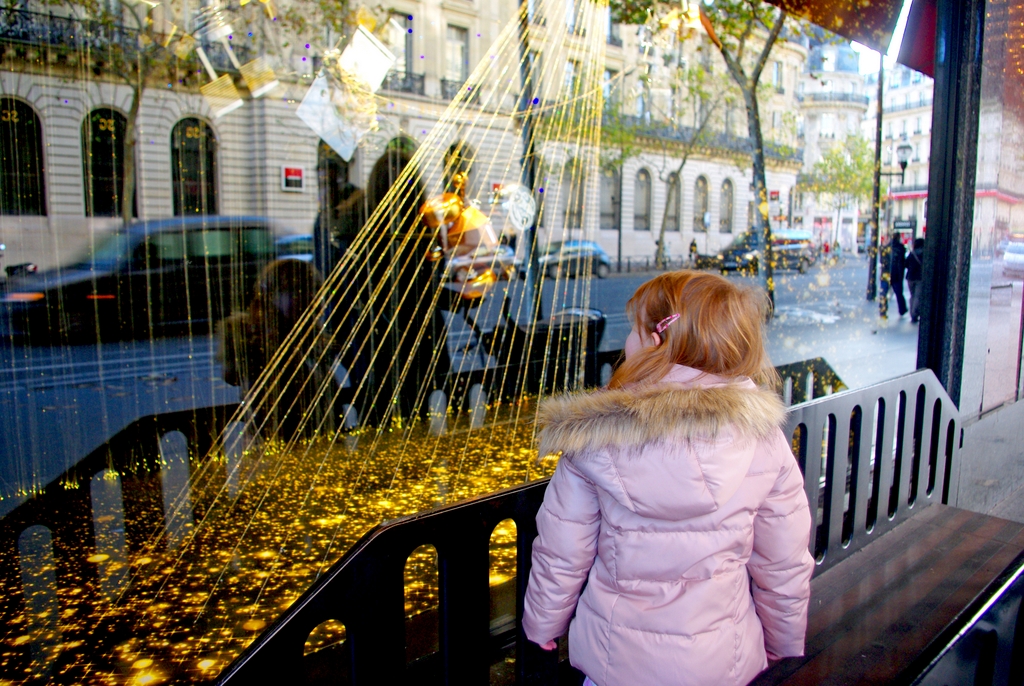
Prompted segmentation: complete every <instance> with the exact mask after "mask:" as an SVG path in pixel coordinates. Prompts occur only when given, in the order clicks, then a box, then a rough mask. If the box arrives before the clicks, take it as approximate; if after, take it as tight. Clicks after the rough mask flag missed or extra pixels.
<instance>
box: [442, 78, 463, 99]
mask: <svg viewBox="0 0 1024 686" xmlns="http://www.w3.org/2000/svg"><path fill="white" fill-rule="evenodd" d="M465 86H466V80H465V79H463V80H461V81H455V80H452V79H441V99H442V100H454V99H455V96H456V95H458V94H459V91H460V90H462V89H463V88H464V87H465Z"/></svg>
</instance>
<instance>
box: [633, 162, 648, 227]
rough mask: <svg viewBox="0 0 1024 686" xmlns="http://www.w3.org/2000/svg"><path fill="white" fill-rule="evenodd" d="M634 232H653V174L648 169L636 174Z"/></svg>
mask: <svg viewBox="0 0 1024 686" xmlns="http://www.w3.org/2000/svg"><path fill="white" fill-rule="evenodd" d="M633 230H634V231H650V230H651V174H650V172H648V171H647V170H646V169H641V170H640V171H638V172H637V173H636V191H635V193H634V194H633Z"/></svg>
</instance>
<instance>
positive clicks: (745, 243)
mask: <svg viewBox="0 0 1024 686" xmlns="http://www.w3.org/2000/svg"><path fill="white" fill-rule="evenodd" d="M758 242H759V241H758V240H757V236H755V235H754V234H753V233H752V232H750V231H744V232H743V233H741V234H740V235H739V236H737V237H736V239H735V240H733V242H732V243H731V244H730V245H729V246H728V247H727V248H725V249H724V250H722V251H721V252H720V253H718V263H719V269H721V270H722V272H723V273H724V272H731V271H738V272H744V273H749V274H756V273H757V271H758V268H759V265H760V263H761V261H762V255H761V250H760V247H759V246H758ZM772 254H773V255H774V257H775V269H795V270H796V271H798V272H800V273H801V274H803V273H804V272H806V271H807V268H808V267H810V266H811V265H812V264H814V261H815V254H814V244H813V242H812V240H811V232H810V231H793V230H780V231H776V232H774V233H773V234H772Z"/></svg>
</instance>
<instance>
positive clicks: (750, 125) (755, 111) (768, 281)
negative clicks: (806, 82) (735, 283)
mask: <svg viewBox="0 0 1024 686" xmlns="http://www.w3.org/2000/svg"><path fill="white" fill-rule="evenodd" d="M780 21H781V20H780ZM755 89H756V84H752V83H746V84H741V85H740V90H742V92H743V100H744V102H745V103H746V106H747V130H748V132H749V134H750V140H751V142H752V143H753V144H754V152H753V168H754V169H753V172H754V202H756V203H757V212H755V213H754V218H755V224H754V231H755V233H756V234H757V236H758V242H759V243H760V244H761V258H762V259H761V263H760V264H758V270H757V273H758V276H760V277H761V283H762V285H763V286H764V289H765V290H766V291H767V292H768V297H769V298H770V299H771V301H772V307H774V306H775V271H774V266H775V255H774V253H773V251H772V228H771V223H770V222H769V221H768V186H767V183H766V182H765V176H764V138H763V137H762V136H761V111H760V109H759V107H758V104H757V93H756V90H755Z"/></svg>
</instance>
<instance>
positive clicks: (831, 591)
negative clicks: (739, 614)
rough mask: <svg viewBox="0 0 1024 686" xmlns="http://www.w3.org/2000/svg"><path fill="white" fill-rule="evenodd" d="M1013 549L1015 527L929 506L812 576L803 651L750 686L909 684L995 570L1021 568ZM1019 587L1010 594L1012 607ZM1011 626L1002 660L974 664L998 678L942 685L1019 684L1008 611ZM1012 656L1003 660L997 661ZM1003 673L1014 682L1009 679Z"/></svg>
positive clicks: (992, 580)
mask: <svg viewBox="0 0 1024 686" xmlns="http://www.w3.org/2000/svg"><path fill="white" fill-rule="evenodd" d="M1022 552H1024V525H1022V524H1017V523H1014V522H1008V521H1006V520H1003V519H997V518H995V517H987V516H985V515H980V514H976V513H973V512H968V511H966V510H959V509H957V508H954V507H947V506H945V505H932V506H929V507H927V508H926V509H925V510H923V511H922V512H920V513H918V514H917V515H916V516H914V517H912V518H910V519H908V520H907V521H906V522H904V523H903V524H901V525H900V526H898V527H896V528H895V529H894V530H892V531H890V532H889V533H887V534H885V535H883V536H881V537H879V538H878V539H877V540H876V541H873V542H872V543H870V544H869V545H867V546H866V547H864V548H863V549H861V550H860V551H859V552H858V553H857V554H855V555H853V556H851V557H850V558H848V559H846V560H845V561H843V562H841V563H839V564H837V565H836V566H834V567H832V568H831V569H829V570H827V571H826V572H824V573H822V574H819V575H818V576H816V577H815V578H814V579H813V580H812V581H811V607H810V613H809V618H808V628H807V648H806V655H805V657H802V658H791V659H787V660H783V661H781V662H780V663H779V664H777V665H775V666H774V667H773V668H771V669H769V670H768V671H767V672H765V673H763V674H762V675H761V676H760V677H759V678H758V679H757V680H756V681H755V682H754V683H755V684H758V685H766V684H794V685H796V684H858V683H868V684H883V683H884V684H888V683H910V682H912V681H913V680H914V678H916V677H917V676H918V675H920V674H921V673H922V672H923V671H924V670H925V669H926V668H927V667H928V666H929V663H930V662H931V661H933V660H934V659H935V658H937V657H940V655H939V653H941V651H942V649H944V648H945V647H946V646H947V645H948V644H949V643H950V641H951V639H952V638H954V637H955V634H956V633H958V632H959V631H960V630H962V629H963V628H965V627H966V628H968V629H969V628H970V627H968V626H967V624H968V622H969V620H970V619H971V618H972V610H973V611H974V612H975V613H976V612H977V608H974V607H973V604H974V603H975V601H976V600H977V599H979V598H985V599H987V598H988V597H989V596H990V595H992V593H993V592H994V591H996V590H998V588H992V586H993V584H997V582H998V581H999V580H1000V578H1002V575H1003V573H1004V572H1006V571H1008V570H1009V571H1011V572H1012V571H1014V570H1018V569H1020V568H1021V566H1022V565H1024V557H1022V556H1021V553H1022ZM1018 584H1019V585H1021V586H1024V583H1020V582H1018ZM1020 592H1021V591H1020V589H1018V592H1017V597H1016V600H1015V601H1014V600H1012V599H1010V602H1011V604H1012V603H1013V602H1015V603H1016V612H1017V613H1019V612H1020V605H1021V603H1020ZM1012 609H1013V608H1011V612H1012ZM1013 624H1014V625H1017V626H1019V627H1020V630H1019V631H1018V632H1017V633H1019V634H1020V635H1018V636H1016V637H1014V636H1013V634H1012V633H1011V635H1010V637H1008V640H1007V637H1005V636H1004V637H1003V638H1004V641H1005V643H1006V645H1007V646H1013V645H1014V641H1015V642H1016V646H1015V649H1012V650H1010V654H1009V655H1005V656H1002V657H1003V658H1004V659H1003V660H1002V661H1001V662H1002V663H1005V665H1003V666H1002V667H1001V668H1000V669H999V670H994V669H990V667H991V665H990V666H989V667H985V666H984V665H982V664H978V665H977V667H980V671H981V672H983V673H984V672H986V670H988V671H989V672H990V673H993V674H995V673H999V674H1005V675H1006V676H1005V677H1004V679H999V680H995V681H993V680H992V679H991V678H989V679H983V680H981V681H978V680H976V679H974V678H973V675H969V674H965V673H964V671H961V672H960V676H965V677H966V676H971V677H972V678H970V679H969V680H966V681H965V680H960V679H958V680H956V681H949V682H946V683H950V684H954V683H986V684H991V683H1004V684H1005V683H1017V684H1020V683H1022V678H1024V671H1022V670H1024V622H1020V621H1019V620H1018V618H1016V617H1015V618H1014V621H1013ZM954 627H955V628H956V631H955V632H953V631H951V630H952V628H954ZM1012 628H1013V627H1012V626H1011V631H1012ZM949 633H953V636H947V634H949ZM1011 656H1012V658H1013V659H1016V660H1017V662H1016V663H1013V664H1012V665H1010V660H1008V659H1005V658H1010V657H1011ZM998 657H999V656H996V655H992V656H991V658H990V662H991V664H996V663H997V662H999V660H998ZM1007 669H1009V670H1010V671H1007ZM967 671H969V670H967ZM1010 673H1013V674H1015V675H1016V678H1017V679H1016V681H1010V680H1008V679H1009V675H1010Z"/></svg>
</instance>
